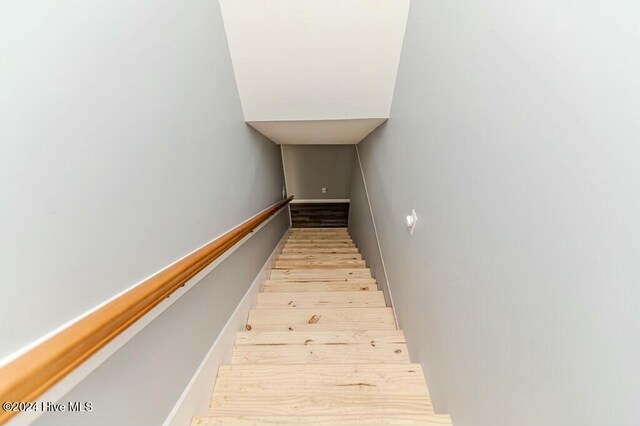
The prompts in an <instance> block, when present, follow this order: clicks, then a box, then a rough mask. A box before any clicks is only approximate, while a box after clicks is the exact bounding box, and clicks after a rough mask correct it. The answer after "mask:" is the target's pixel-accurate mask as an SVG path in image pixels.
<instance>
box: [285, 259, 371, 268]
mask: <svg viewBox="0 0 640 426" xmlns="http://www.w3.org/2000/svg"><path fill="white" fill-rule="evenodd" d="M366 266H367V265H366V263H365V262H364V260H335V259H333V260H298V259H295V260H277V261H276V262H275V263H274V266H273V267H274V269H351V268H366Z"/></svg>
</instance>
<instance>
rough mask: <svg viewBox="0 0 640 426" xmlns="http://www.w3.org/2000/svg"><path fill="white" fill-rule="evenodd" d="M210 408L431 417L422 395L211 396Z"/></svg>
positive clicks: (430, 408)
mask: <svg viewBox="0 0 640 426" xmlns="http://www.w3.org/2000/svg"><path fill="white" fill-rule="evenodd" d="M211 408H212V409H214V410H215V412H216V413H217V414H218V415H228V416H237V415H246V414H251V415H307V416H309V415H341V414H382V415H384V414H387V415H393V414H414V415H416V414H433V405H432V404H431V398H430V397H428V396H426V395H394V396H389V395H376V394H369V395H359V396H354V395H349V396H344V395H340V394H336V395H332V394H321V393H313V394H304V393H303V394H295V393H282V394H277V395H268V394H267V395H265V394H261V393H255V394H242V395H224V394H221V393H218V392H215V391H214V393H213V397H212V399H211Z"/></svg>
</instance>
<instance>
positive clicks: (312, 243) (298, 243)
mask: <svg viewBox="0 0 640 426" xmlns="http://www.w3.org/2000/svg"><path fill="white" fill-rule="evenodd" d="M355 246H356V244H355V243H354V242H351V241H287V242H286V243H285V244H284V247H289V248H291V247H355Z"/></svg>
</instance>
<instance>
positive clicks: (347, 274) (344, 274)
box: [269, 268, 371, 281]
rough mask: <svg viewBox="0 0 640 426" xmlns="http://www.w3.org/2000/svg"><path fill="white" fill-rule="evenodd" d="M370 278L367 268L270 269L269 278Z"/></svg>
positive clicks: (304, 279) (309, 279) (305, 279)
mask: <svg viewBox="0 0 640 426" xmlns="http://www.w3.org/2000/svg"><path fill="white" fill-rule="evenodd" d="M349 278H371V271H370V270H369V268H357V269H272V270H271V272H270V275H269V279H271V280H294V281H321V280H325V281H328V280H332V279H333V280H344V279H349Z"/></svg>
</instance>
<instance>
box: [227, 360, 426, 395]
mask: <svg viewBox="0 0 640 426" xmlns="http://www.w3.org/2000/svg"><path fill="white" fill-rule="evenodd" d="M216 392H220V393H221V394H241V393H256V392H264V393H266V394H281V393H283V392H284V393H295V394H303V393H316V392H321V393H330V394H342V395H367V394H371V393H375V394H378V395H428V392H429V391H428V389H427V384H426V382H425V380H424V375H423V373H422V368H421V367H420V364H311V365H308V366H305V368H300V365H291V364H289V365H277V364H264V365H252V364H231V365H230V364H226V365H221V366H220V370H219V372H218V379H217V380H216Z"/></svg>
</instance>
